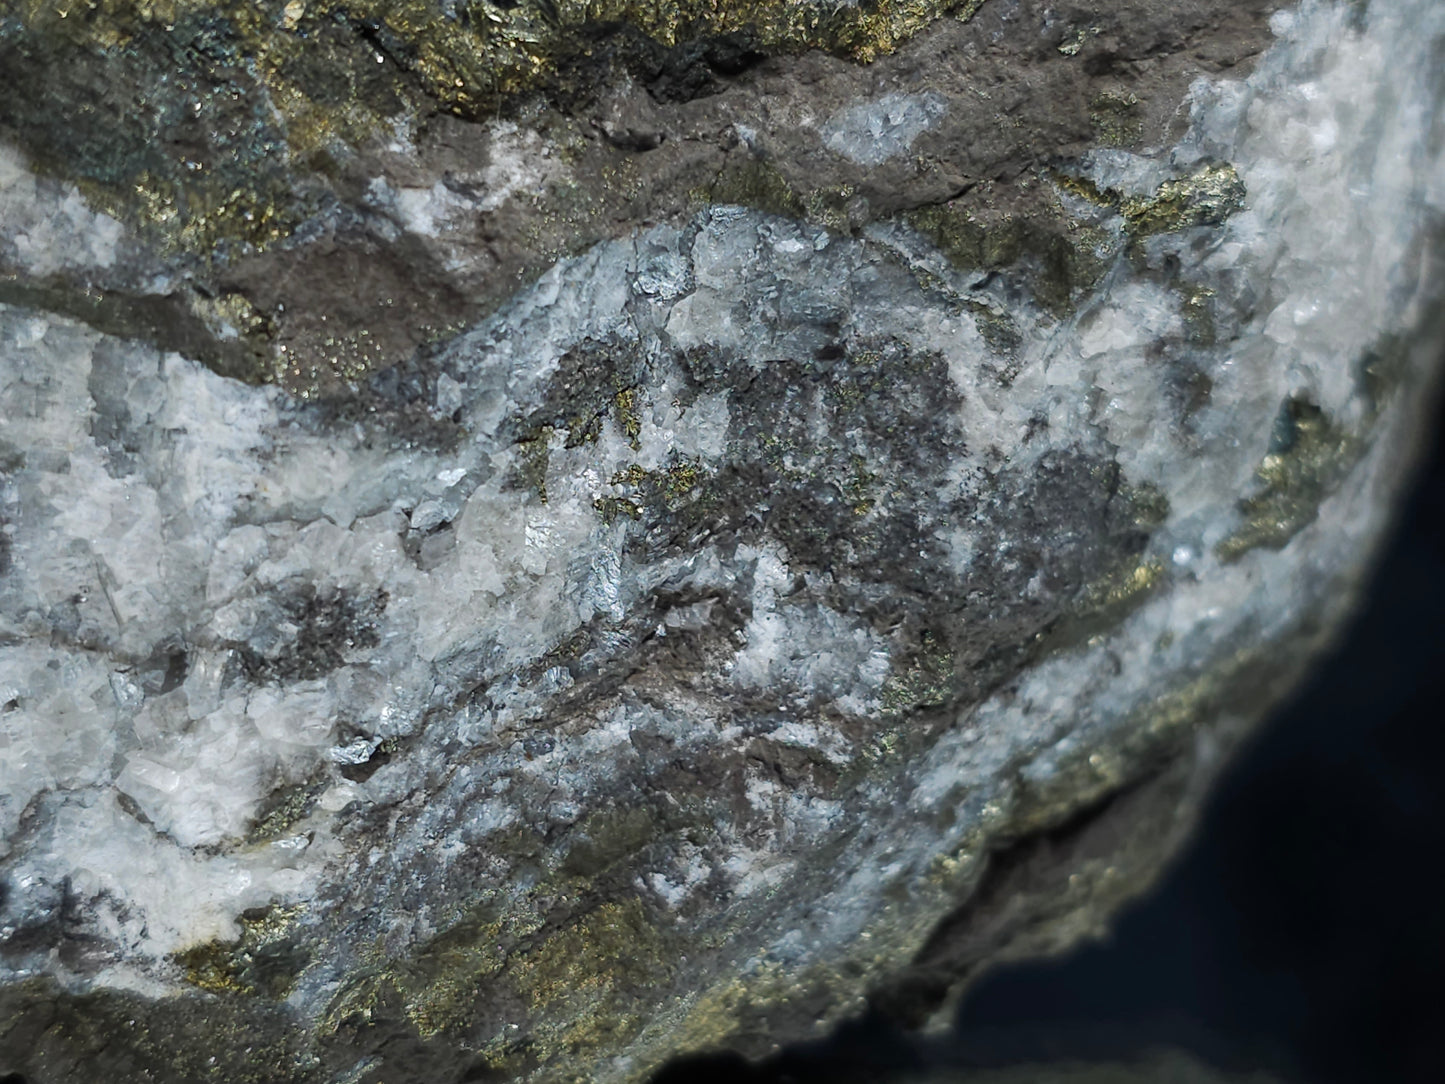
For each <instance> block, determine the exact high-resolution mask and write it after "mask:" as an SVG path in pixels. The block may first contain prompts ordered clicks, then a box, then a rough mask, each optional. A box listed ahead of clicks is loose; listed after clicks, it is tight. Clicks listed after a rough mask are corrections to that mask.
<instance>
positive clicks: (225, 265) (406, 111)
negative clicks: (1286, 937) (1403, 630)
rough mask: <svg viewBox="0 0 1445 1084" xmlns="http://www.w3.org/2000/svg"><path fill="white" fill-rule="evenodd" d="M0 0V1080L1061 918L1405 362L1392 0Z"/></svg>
mask: <svg viewBox="0 0 1445 1084" xmlns="http://www.w3.org/2000/svg"><path fill="white" fill-rule="evenodd" d="M1274 6H1275V5H1273V4H1269V3H1263V2H1258V3H1256V2H1252V0H1251V2H1234V0H1187V2H1183V3H1173V4H1167V5H1165V4H1160V3H1156V2H1153V0H1120V2H1117V3H1102V2H1101V3H1098V4H1089V3H1063V4H1051V3H1044V2H1042V0H985V2H984V3H982V4H980V3H977V2H969V3H959V4H949V3H946V2H931V0H916V2H903V0H898V2H893V0H878V2H877V3H873V4H863V3H859V4H836V5H835V4H809V3H801V4H789V3H783V2H781V0H777V2H773V0H751V2H748V3H740V4H737V5H725V4H719V5H713V4H700V3H698V4H695V3H690V2H684V3H681V4H677V5H653V4H640V3H638V4H633V3H621V2H619V3H587V4H582V3H578V2H572V0H566V2H564V0H555V2H553V0H546V2H542V0H530V2H523V3H508V4H491V3H484V2H474V3H463V2H440V0H438V2H428V0H416V2H412V3H403V4H385V5H383V4H373V3H369V2H366V0H355V2H349V3H348V2H336V0H308V2H301V0H292V2H289V3H284V4H282V3H246V4H232V3H226V2H220V3H204V4H203V3H198V2H197V3H193V2H188V0H174V2H168V3H144V4H141V3H119V2H116V3H111V2H106V0H94V2H89V3H83V2H79V0H77V2H74V3H69V2H67V0H62V2H60V3H55V2H53V0H52V2H50V3H46V4H38V3H37V4H32V3H28V2H17V0H3V2H0V72H3V73H4V75H5V77H6V85H7V86H9V87H11V88H13V89H12V92H10V93H8V94H7V95H5V96H3V97H0V137H3V138H4V140H6V143H5V144H4V146H3V147H0V472H3V473H0V755H3V759H0V831H3V840H4V841H3V843H0V1072H20V1073H24V1074H25V1075H26V1077H27V1079H30V1080H33V1081H77V1082H78V1081H87V1082H89V1081H92V1080H94V1079H98V1078H102V1077H109V1078H114V1079H151V1080H158V1081H186V1082H192V1081H202V1080H213V1081H217V1082H228V1081H253V1080H254V1081H266V1082H281V1081H297V1082H302V1081H304V1082H308V1084H309V1082H313V1081H314V1082H317V1084H321V1082H335V1084H341V1082H343V1081H346V1082H358V1084H359V1082H380V1081H390V1082H392V1084H395V1082H396V1081H399V1080H400V1081H417V1082H428V1084H430V1082H439V1081H463V1080H473V1081H475V1080H499V1081H503V1080H529V1081H538V1082H542V1081H565V1080H589V1081H594V1080H595V1081H635V1080H643V1079H645V1078H646V1077H647V1076H648V1074H649V1073H651V1072H652V1071H653V1070H655V1069H656V1068H657V1067H658V1066H660V1065H661V1064H663V1063H664V1062H665V1061H666V1060H667V1059H668V1058H670V1057H672V1056H675V1055H677V1054H680V1053H685V1052H691V1051H698V1050H704V1049H711V1048H719V1047H731V1048H734V1049H738V1050H742V1051H744V1052H746V1053H748V1054H755V1055H761V1054H765V1053H767V1052H769V1051H770V1050H773V1049H775V1047H776V1046H777V1044H779V1043H782V1042H787V1041H790V1040H796V1039H799V1038H804V1037H808V1036H813V1035H817V1034H819V1033H821V1032H822V1031H823V1030H825V1029H826V1028H828V1027H829V1026H830V1025H831V1024H832V1023H833V1022H836V1021H837V1020H839V1019H841V1018H843V1017H845V1016H847V1015H849V1014H851V1013H854V1012H856V1011H858V1010H859V1009H861V1008H862V1007H863V1006H865V1005H867V1004H870V1003H871V1004H872V1005H874V1006H876V1007H878V1008H881V1009H883V1010H884V1011H887V1012H889V1013H891V1014H893V1015H895V1016H896V1017H898V1018H900V1019H903V1020H906V1021H910V1022H917V1023H923V1022H925V1021H926V1020H928V1019H929V1017H930V1016H933V1015H935V1014H937V1013H939V1012H940V1011H942V1010H945V1009H946V1007H947V1005H948V1003H949V998H950V997H951V996H952V995H953V994H954V993H955V992H956V991H957V990H958V989H959V988H960V983H961V982H964V981H966V980H967V978H968V977H969V976H971V975H974V974H976V973H977V972H978V971H979V970H980V969H981V968H984V967H987V966H990V965H992V964H994V963H996V962H999V961H1002V960H1006V959H1009V958H1011V957H1017V956H1022V955H1031V954H1037V953H1041V952H1048V951H1053V950H1057V949H1059V948H1062V947H1065V946H1067V945H1069V944H1072V943H1074V942H1076V941H1077V940H1078V939H1079V938H1081V937H1086V936H1089V935H1090V934H1092V933H1094V932H1096V931H1097V930H1099V929H1100V928H1101V925H1102V923H1103V922H1104V921H1105V920H1106V918H1107V916H1108V915H1109V914H1110V912H1111V911H1112V910H1113V909H1114V908H1115V907H1116V906H1117V904H1118V903H1119V902H1120V901H1121V900H1123V899H1125V898H1126V897H1128V896H1129V895H1131V894H1133V893H1136V892H1138V891H1139V890H1140V889H1141V888H1142V887H1144V886H1145V885H1147V884H1148V883H1149V881H1150V879H1151V878H1152V877H1153V875H1154V874H1155V872H1156V871H1157V869H1158V868H1159V865H1160V863H1161V862H1162V861H1163V860H1164V859H1165V858H1166V857H1167V855H1168V854H1169V853H1170V851H1171V849H1172V848H1173V847H1174V846H1175V845H1176V843H1177V842H1178V840H1179V838H1180V837H1181V835H1182V834H1183V833H1184V832H1185V831H1187V829H1188V827H1189V823H1190V819H1191V817H1192V815H1193V811H1194V809H1195V807H1196V805H1197V799H1198V797H1199V795H1200V793H1201V790H1202V788H1203V787H1205V786H1206V785H1207V783H1208V781H1209V779H1210V777H1211V776H1212V774H1213V772H1214V771H1215V769H1216V768H1217V766H1218V764H1219V762H1220V759H1221V758H1222V756H1223V755H1224V754H1225V753H1226V752H1227V751H1228V749H1229V747H1230V746H1231V745H1232V744H1233V743H1234V742H1235V741H1236V739H1237V738H1238V737H1239V736H1240V735H1241V734H1243V733H1244V732H1245V731H1246V730H1247V729H1248V727H1249V726H1250V725H1252V724H1253V723H1254V722H1255V721H1256V720H1257V719H1258V718H1259V716H1260V715H1261V714H1262V713H1263V711H1264V710H1265V709H1266V708H1267V707H1268V705H1269V704H1270V703H1271V702H1272V701H1273V700H1274V699H1276V698H1277V697H1278V696H1279V695H1281V694H1282V693H1283V692H1284V691H1286V690H1287V689H1288V688H1289V686H1290V684H1291V683H1292V682H1293V681H1294V679H1295V678H1296V677H1297V675H1298V673H1299V672H1300V669H1301V668H1302V666H1303V665H1304V664H1305V663H1306V662H1307V661H1308V659H1309V658H1310V656H1311V655H1312V653H1313V652H1315V651H1316V650H1317V649H1318V647H1319V646H1320V644H1321V643H1322V642H1323V641H1324V640H1325V639H1327V638H1328V636H1329V634H1330V630H1331V629H1332V627H1333V626H1334V624H1335V623H1336V622H1337V621H1338V620H1339V618H1340V616H1341V615H1342V614H1343V613H1344V612H1346V611H1347V609H1348V606H1349V603H1350V600H1351V596H1352V593H1353V592H1354V590H1355V588H1356V585H1357V584H1358V583H1359V581H1360V577H1361V574H1362V572H1363V570H1364V569H1365V568H1366V566H1367V562H1368V558H1369V555H1370V553H1371V551H1372V549H1373V547H1374V545H1375V543H1376V541H1377V539H1378V537H1379V535H1380V533H1381V531H1382V530H1383V529H1384V527H1385V526H1386V525H1387V523H1388V519H1389V514H1390V507H1391V502H1392V499H1393V497H1394V495H1395V493H1396V491H1397V489H1398V486H1399V483H1400V481H1401V478H1402V475H1403V473H1404V471H1405V469H1406V467H1407V465H1408V463H1409V460H1410V458H1411V454H1412V451H1413V448H1414V443H1415V439H1416V436H1417V431H1418V429H1419V427H1420V425H1421V424H1422V421H1423V419H1424V417H1425V415H1426V411H1427V400H1428V393H1429V392H1430V391H1431V389H1432V388H1433V374H1432V372H1431V368H1432V362H1433V360H1434V351H1433V344H1432V342H1431V338H1430V337H1431V335H1432V334H1434V333H1435V332H1436V330H1437V329H1436V327H1435V326H1434V325H1435V323H1437V322H1438V321H1436V319H1435V317H1434V315H1433V314H1434V313H1435V312H1437V311H1438V310H1437V307H1436V301H1437V295H1438V292H1439V287H1440V285H1441V276H1440V273H1439V266H1438V265H1439V256H1438V251H1437V243H1438V238H1439V237H1440V236H1441V232H1440V227H1441V219H1442V212H1445V158H1442V154H1445V150H1442V147H1445V126H1442V122H1441V120H1440V113H1439V106H1440V102H1441V100H1442V88H1441V85H1440V81H1441V73H1442V71H1445V64H1442V63H1441V60H1442V57H1445V9H1442V8H1441V7H1440V6H1439V5H1438V4H1436V3H1433V2H1431V0H1372V2H1368V3H1365V2H1360V3H1348V4H1332V3H1323V2H1316V0H1307V2H1306V3H1304V4H1303V5H1301V6H1299V7H1297V8H1296V7H1291V8H1288V9H1284V10H1280V11H1278V12H1274V11H1273V8H1274Z"/></svg>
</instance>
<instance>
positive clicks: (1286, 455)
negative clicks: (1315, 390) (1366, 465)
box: [1215, 399, 1360, 561]
mask: <svg viewBox="0 0 1445 1084" xmlns="http://www.w3.org/2000/svg"><path fill="white" fill-rule="evenodd" d="M1359 453H1360V443H1359V440H1358V438H1357V437H1355V436H1354V435H1353V434H1351V433H1349V432H1347V431H1346V430H1344V429H1342V428H1341V427H1339V426H1337V425H1336V424H1335V423H1334V422H1333V421H1332V420H1331V419H1330V417H1329V416H1328V415H1327V414H1325V412H1324V411H1322V410H1321V409H1320V408H1319V407H1317V406H1315V405H1314V404H1313V403H1311V402H1309V401H1308V400H1305V399H1288V400H1286V401H1285V403H1284V405H1283V406H1282V407H1281V408H1280V412H1279V416H1278V417H1277V418H1276V420H1275V425H1274V433H1273V435H1272V437H1271V439H1270V445H1269V451H1268V453H1267V454H1266V455H1265V457H1264V459H1263V460H1262V461H1261V462H1260V464H1259V467H1258V469H1257V470H1256V472H1255V474H1256V476H1257V477H1258V479H1259V484H1260V488H1259V490H1258V491H1257V492H1256V493H1254V494H1252V495H1250V496H1248V497H1246V498H1244V499H1243V500H1242V501H1240V502H1239V510H1240V513H1241V515H1242V516H1243V517H1244V525H1243V526H1242V527H1240V528H1239V530H1237V531H1236V532H1235V533H1234V534H1232V535H1230V536H1229V537H1228V538H1226V539H1225V540H1224V541H1223V542H1221V543H1219V545H1218V546H1217V547H1215V552H1217V553H1218V554H1219V556H1220V558H1221V559H1222V560H1225V561H1235V560H1238V559H1239V558H1240V557H1242V556H1244V555H1245V554H1246V553H1248V552H1249V551H1250V550H1253V549H1259V548H1261V547H1262V548H1265V549H1275V550H1277V549H1280V548H1282V547H1283V546H1284V545H1285V544H1287V543H1288V542H1289V540H1290V539H1291V538H1293V537H1294V536H1295V535H1296V534H1298V533H1299V532H1300V531H1301V530H1302V529H1303V528H1304V527H1306V526H1308V525H1309V524H1310V523H1312V522H1314V519H1315V516H1317V515H1318V514H1319V508H1320V503H1321V502H1322V501H1323V500H1324V499H1325V498H1326V497H1327V496H1329V494H1330V493H1332V492H1333V491H1334V489H1335V487H1336V486H1338V485H1339V483H1340V481H1341V479H1343V478H1344V476H1345V473H1346V472H1347V471H1348V470H1349V469H1350V467H1351V465H1353V463H1354V462H1355V460H1356V459H1357V458H1358V456H1359Z"/></svg>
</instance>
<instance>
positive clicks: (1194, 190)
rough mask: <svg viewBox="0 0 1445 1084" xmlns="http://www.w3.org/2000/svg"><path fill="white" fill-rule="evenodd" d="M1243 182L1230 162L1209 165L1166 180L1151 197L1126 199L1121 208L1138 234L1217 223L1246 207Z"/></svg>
mask: <svg viewBox="0 0 1445 1084" xmlns="http://www.w3.org/2000/svg"><path fill="white" fill-rule="evenodd" d="M1244 197H1245V191H1244V182H1243V181H1242V180H1240V178H1239V174H1238V173H1237V172H1236V171H1235V169H1234V167H1233V166H1231V165H1228V164H1227V163H1226V164H1223V165H1212V166H1206V167H1204V168H1203V169H1201V170H1199V171H1198V172H1197V173H1194V174H1192V175H1190V176H1188V177H1181V178H1178V179H1175V180H1170V181H1165V182H1164V183H1163V184H1162V185H1160V186H1159V190H1158V191H1157V192H1155V193H1154V194H1153V195H1152V196H1137V197H1131V198H1130V199H1126V200H1124V202H1123V205H1122V208H1121V210H1122V211H1123V214H1124V220H1125V222H1127V223H1128V228H1129V232H1130V233H1131V234H1132V235H1134V236H1135V237H1148V236H1150V235H1152V234H1156V233H1172V232H1174V231H1175V230H1183V229H1189V228H1190V227H1193V226H1215V225H1218V224H1219V223H1221V222H1223V221H1224V220H1225V219H1226V218H1228V217H1229V216H1230V215H1232V214H1233V213H1234V212H1235V211H1237V210H1239V209H1240V208H1241V207H1243V206H1244Z"/></svg>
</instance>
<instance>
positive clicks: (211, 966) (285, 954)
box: [176, 907, 310, 1001]
mask: <svg viewBox="0 0 1445 1084" xmlns="http://www.w3.org/2000/svg"><path fill="white" fill-rule="evenodd" d="M299 913H300V910H299V908H294V907H292V908H287V907H267V908H262V909H259V910H255V911H247V912H245V913H243V914H242V915H241V936H240V938H238V939H237V940H235V941H232V942H229V943H227V942H220V941H209V942H207V943H206V944H204V945H197V946H196V947H194V948H190V949H186V950H185V951H184V952H181V953H179V954H178V955H177V957H176V962H177V963H179V964H180V965H181V966H182V967H184V968H185V970H186V980H187V981H188V982H190V983H191V985H193V986H198V987H200V988H201V989H202V990H208V991H210V992H212V993H234V994H248V995H252V996H256V997H264V998H269V999H271V1000H272V1001H280V1000H281V999H282V998H284V997H285V996H286V995H287V994H289V993H290V992H291V988H292V986H294V985H295V983H296V976H297V975H299V974H300V973H301V969H302V968H303V967H305V966H306V964H307V963H309V962H310V954H309V952H307V950H306V949H304V948H302V947H301V946H300V945H299V944H298V942H297V940H296V939H295V937H294V936H293V933H294V930H295V925H296V917H297V915H298V914H299Z"/></svg>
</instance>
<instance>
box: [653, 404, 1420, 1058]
mask: <svg viewBox="0 0 1445 1084" xmlns="http://www.w3.org/2000/svg"><path fill="white" fill-rule="evenodd" d="M1442 430H1445V425H1442V424H1441V423H1440V421H1439V420H1437V423H1436V425H1435V427H1434V430H1433V436H1432V441H1433V445H1434V446H1433V448H1432V449H1431V451H1430V452H1429V454H1428V458H1427V461H1426V462H1425V463H1424V464H1423V468H1422V470H1421V473H1420V475H1419V477H1418V480H1417V483H1416V486H1415V490H1414V495H1413V497H1412V499H1411V500H1410V501H1409V503H1408V504H1407V505H1406V506H1405V508H1404V509H1403V510H1402V514H1401V517H1400V520H1399V522H1398V524H1397V528H1396V533H1395V536H1394V538H1393V541H1392V542H1391V544H1390V545H1389V546H1388V548H1387V550H1386V552H1385V553H1384V554H1383V557H1382V560H1381V561H1380V564H1379V566H1378V568H1377V570H1376V573H1375V578H1374V582H1373V586H1372V588H1371V589H1370V591H1369V592H1368V593H1367V595H1366V597H1365V601H1364V605H1363V608H1362V609H1361V611H1360V612H1359V613H1358V615H1357V617H1356V618H1355V620H1354V621H1353V622H1352V624H1351V625H1350V627H1349V629H1348V630H1347V632H1346V635H1345V637H1344V639H1343V640H1342V642H1341V644H1340V646H1339V647H1338V648H1337V649H1336V650H1335V651H1334V652H1333V653H1332V654H1331V655H1330V656H1329V657H1327V658H1326V659H1324V660H1323V661H1322V663H1321V664H1320V665H1319V666H1318V668H1317V669H1316V671H1315V673H1314V676H1313V678H1312V680H1311V681H1310V682H1309V684H1308V685H1307V686H1306V687H1305V688H1303V689H1302V690H1300V692H1299V693H1298V694H1297V695H1296V696H1295V697H1294V699H1293V700H1292V701H1291V702H1290V703H1289V704H1288V705H1286V707H1285V708H1284V709H1283V710H1282V711H1281V712H1280V713H1279V714H1278V715H1277V716H1276V717H1275V718H1274V719H1273V720H1272V721H1271V722H1270V723H1269V724H1268V725H1267V726H1266V727H1265V728H1264V729H1263V730H1262V731H1261V733H1260V734H1259V735H1258V736H1257V737H1256V738H1255V739H1254V740H1253V741H1252V743H1251V744H1250V745H1248V746H1247V747H1246V748H1245V749H1243V750H1242V751H1241V752H1240V753H1239V755H1238V756H1237V757H1236V759H1235V761H1234V763H1233V764H1232V765H1231V766H1230V768H1229V770H1228V771H1227V772H1226V775H1225V777H1224V778H1223V779H1222V781H1221V783H1220V785H1219V787H1218V788H1217V790H1216V791H1215V794H1214V796H1213V798H1212V800H1211V802H1210V804H1209V806H1208V808H1207V810H1206V814H1205V817H1204V821H1203V824H1202V826H1201V830H1200V832H1199V833H1198V835H1197V836H1196V838H1195V839H1194V841H1193V843H1192V844H1191V845H1190V846H1189V847H1188V848H1187V849H1186V851H1185V852H1184V853H1183V854H1182V855H1181V856H1180V858H1179V860H1178V861H1177V862H1176V864H1175V865H1174V866H1173V867H1172V868H1171V869H1170V871H1169V872H1168V873H1167V874H1166V875H1165V877H1164V879H1163V881H1162V882H1161V884H1160V886H1159V887H1158V889H1157V890H1156V891H1155V892H1154V893H1153V894H1152V895H1150V896H1149V897H1147V898H1146V899H1144V900H1142V901H1140V902H1139V903H1137V904H1135V905H1134V906H1133V907H1132V908H1130V909H1129V910H1128V911H1127V912H1125V913H1124V914H1123V915H1122V916H1121V917H1120V919H1119V921H1118V922H1117V924H1116V925H1115V928H1114V932H1113V936H1112V937H1111V938H1110V940H1109V941H1107V942H1105V943H1102V944H1097V945H1091V946H1087V947H1085V948H1083V949H1081V950H1079V951H1077V952H1075V953H1074V954H1073V955H1072V956H1069V957H1067V958H1063V959H1060V960H1057V961H1050V962H1042V963H1035V964H1028V965H1022V966H1018V967H1014V968H1011V969H1008V970H1004V971H1000V972H998V973H996V974H994V975H993V976H991V977H989V978H986V979H985V980H984V981H983V982H982V983H980V984H979V985H978V986H976V987H975V988H974V989H973V990H972V991H971V992H970V994H969V996H968V999H967V1001H966V1002H965V1004H964V1005H963V1007H962V1011H961V1013H960V1016H959V1020H958V1025H957V1028H956V1030H955V1032H954V1034H953V1035H952V1036H950V1037H949V1038H947V1039H943V1040H937V1041H921V1040H918V1039H914V1038H910V1037H907V1036H904V1035H901V1034H898V1033H896V1032H894V1031H891V1030H890V1029H889V1028H888V1027H886V1026H885V1025H883V1024H882V1023H880V1022H878V1021H862V1022H858V1023H855V1024H852V1025H850V1026H848V1027H846V1028H844V1029H843V1030H842V1031H841V1032H840V1033H839V1034H838V1035H836V1036H835V1037H834V1038H833V1039H832V1040H830V1041H829V1042H827V1043H820V1044H815V1045H813V1046H809V1047H804V1048H799V1049H797V1050H792V1051H788V1052H787V1053H785V1054H783V1055H781V1056H780V1057H778V1058H776V1059H774V1060H773V1061H772V1062H770V1063H768V1064H767V1065H764V1066H748V1065H746V1064H745V1063H743V1062H742V1061H741V1060H740V1059H736V1058H731V1057H718V1058H708V1059H697V1060H693V1061H690V1062H688V1063H686V1064H682V1065H678V1066H675V1067H674V1068H673V1069H670V1070H668V1071H667V1072H665V1073H664V1074H662V1076H661V1077H659V1078H658V1082H657V1084H663V1082H666V1084H681V1082H682V1081H690V1082H693V1084H696V1082H698V1081H702V1080H718V1081H722V1080H727V1081H734V1082H739V1084H742V1082H753V1081H757V1082H762V1081H773V1082H781V1081H785V1080H786V1081H796V1082H799V1084H811V1082H822V1081H831V1082H841V1081H855V1080H856V1081H864V1080H866V1081H874V1082H880V1084H881V1082H884V1081H887V1080H889V1079H892V1078H894V1077H897V1076H899V1075H901V1074H905V1073H907V1072H908V1071H910V1070H918V1069H923V1068H927V1067H942V1066H956V1067H967V1066H970V1065H974V1066H977V1065H1001V1064H1002V1065H1007V1064H1018V1063H1020V1062H1036V1061H1039V1060H1042V1059H1047V1058H1054V1057H1070V1058H1090V1059H1093V1058H1099V1059H1129V1058H1133V1057H1136V1056H1139V1055H1141V1054H1142V1053H1144V1052H1146V1051H1148V1050H1150V1049H1152V1048H1156V1047H1161V1046H1169V1047H1174V1048H1183V1049H1186V1050H1189V1051H1192V1052H1193V1053H1194V1054H1195V1055H1196V1056H1197V1057H1199V1058H1200V1059H1201V1060H1203V1061H1205V1062H1207V1063H1210V1064H1213V1065H1215V1066H1217V1067H1219V1068H1221V1069H1237V1070H1245V1069H1264V1070H1268V1071H1270V1072H1272V1073H1275V1074H1277V1075H1278V1076H1279V1077H1280V1078H1281V1079H1283V1080H1286V1081H1291V1082H1300V1084H1357V1082H1358V1084H1365V1082H1368V1084H1415V1082H1422V1084H1423V1082H1427V1081H1428V1082H1430V1084H1434V1082H1435V1081H1439V1080H1445V996H1442V991H1441V986H1442V983H1445V872H1442V867H1445V800H1442V795H1445V785H1442V780H1441V778H1440V777H1441V774H1442V771H1445V729H1442V719H1445V712H1442V711H1441V705H1442V704H1445V441H1442V440H1441V439H1440V435H1441V433H1442Z"/></svg>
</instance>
